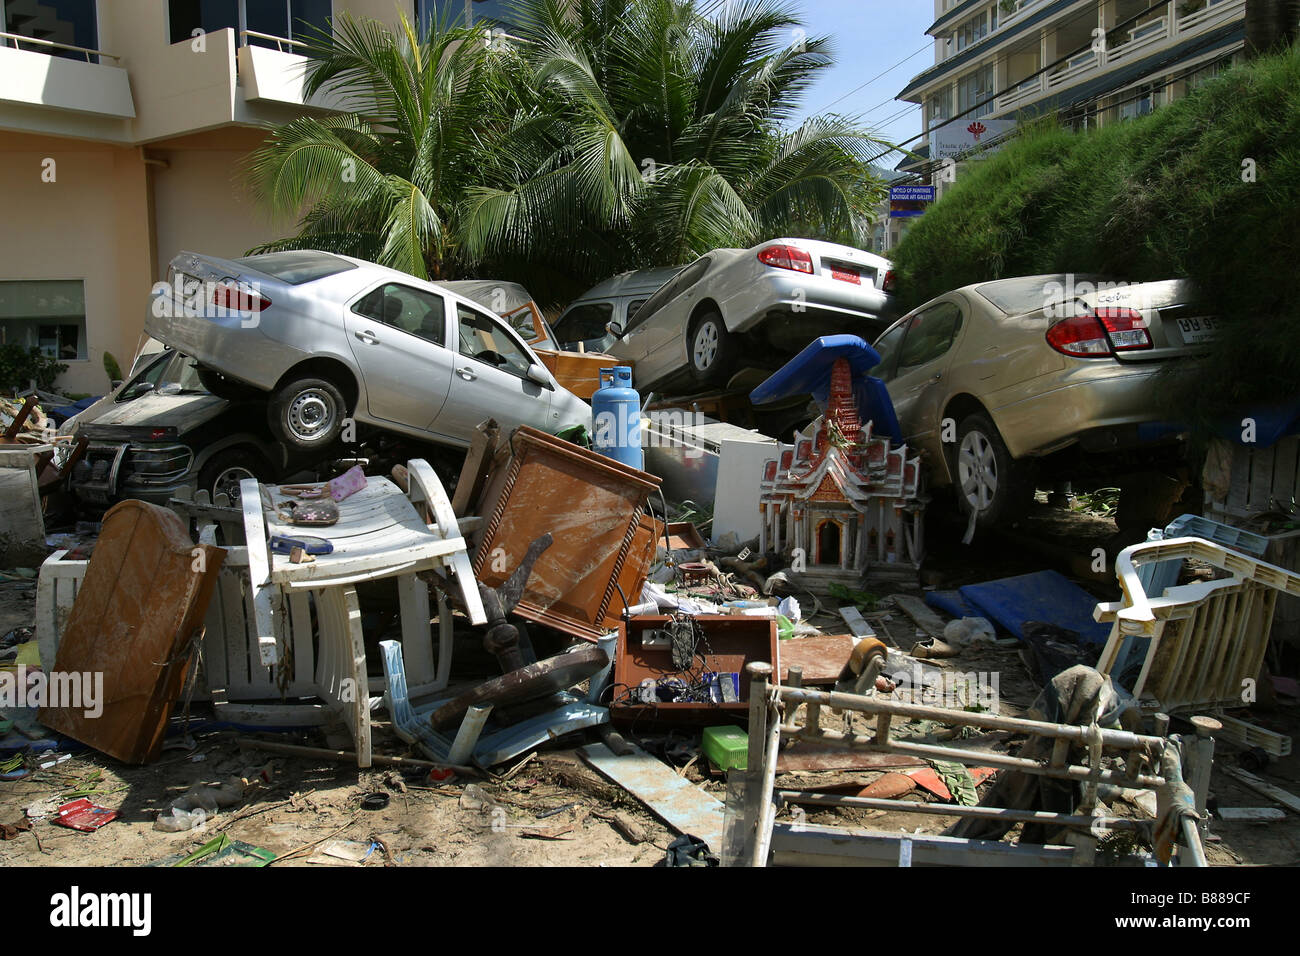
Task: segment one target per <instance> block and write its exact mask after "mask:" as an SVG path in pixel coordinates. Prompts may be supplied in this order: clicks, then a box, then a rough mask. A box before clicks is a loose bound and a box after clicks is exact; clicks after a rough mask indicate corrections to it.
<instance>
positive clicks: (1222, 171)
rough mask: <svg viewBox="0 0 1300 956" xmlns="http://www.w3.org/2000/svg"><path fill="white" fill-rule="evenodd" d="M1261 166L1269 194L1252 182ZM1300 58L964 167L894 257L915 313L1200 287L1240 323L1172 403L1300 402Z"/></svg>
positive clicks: (1041, 135)
mask: <svg viewBox="0 0 1300 956" xmlns="http://www.w3.org/2000/svg"><path fill="white" fill-rule="evenodd" d="M1247 159H1250V160H1254V164H1255V175H1256V181H1255V182H1246V181H1244V179H1243V162H1244V161H1245V160H1247ZM1298 247H1300V50H1295V49H1293V50H1292V51H1290V52H1288V53H1285V54H1281V55H1277V56H1273V57H1269V58H1266V59H1262V60H1257V61H1255V62H1254V63H1251V64H1247V65H1244V66H1241V67H1237V68H1234V69H1232V70H1230V71H1228V72H1226V73H1224V74H1222V75H1221V76H1219V77H1216V78H1214V79H1212V80H1209V81H1207V82H1206V83H1204V84H1203V85H1202V86H1200V87H1198V88H1197V89H1196V90H1194V91H1193V92H1192V93H1191V94H1189V95H1188V96H1186V97H1184V98H1183V99H1181V100H1178V101H1177V102H1175V103H1172V104H1170V105H1168V106H1165V107H1162V108H1161V109H1158V110H1156V111H1155V112H1154V113H1152V114H1150V115H1148V116H1145V117H1141V118H1139V119H1136V120H1133V121H1130V122H1125V123H1118V124H1114V125H1111V126H1109V127H1106V128H1103V129H1099V130H1092V131H1088V132H1085V133H1072V132H1068V131H1065V130H1062V129H1060V128H1059V127H1055V126H1049V125H1044V124H1042V123H1040V124H1038V125H1035V126H1031V127H1029V128H1027V129H1025V130H1023V131H1022V135H1020V136H1019V137H1018V138H1017V139H1016V140H1015V141H1013V142H1011V143H1009V144H1008V145H1007V146H1005V147H1004V148H1003V149H1002V151H1001V152H999V153H998V154H996V155H994V156H992V157H990V158H988V159H986V160H983V161H981V162H976V163H972V164H970V165H969V167H968V168H964V169H963V170H962V172H961V174H960V175H959V177H958V181H957V183H956V184H955V186H954V187H953V188H952V189H951V190H950V191H949V193H948V194H947V195H945V197H944V198H943V199H942V200H941V201H940V202H938V203H936V204H935V205H934V207H933V208H932V209H931V210H930V211H929V212H928V213H926V215H925V216H923V217H922V218H921V219H920V220H918V221H917V223H916V225H915V226H914V227H913V228H912V230H911V231H910V232H909V233H908V235H907V236H906V238H905V239H904V240H903V242H902V243H901V244H900V245H899V247H898V248H897V250H896V251H895V255H894V259H895V265H896V269H897V271H898V272H899V275H900V278H901V280H902V289H903V292H902V294H903V295H904V297H905V298H906V299H907V301H908V305H909V306H915V305H917V304H920V303H921V302H924V301H926V300H927V299H929V298H931V297H933V296H935V295H938V294H940V293H943V292H946V291H948V290H951V289H954V288H958V287H960V286H963V285H968V284H970V283H972V282H981V281H985V280H988V279H995V278H1001V277H1004V276H1015V275H1035V274H1038V273H1049V272H1074V273H1085V272H1098V273H1104V274H1107V275H1111V276H1114V277H1115V278H1118V279H1127V280H1131V281H1142V280H1147V279H1165V278H1174V277H1179V276H1190V277H1193V278H1195V279H1197V280H1198V281H1199V283H1200V285H1201V287H1202V289H1203V291H1204V293H1205V294H1206V296H1207V297H1208V300H1209V303H1210V305H1211V307H1212V309H1213V311H1215V312H1216V313H1217V314H1219V315H1221V316H1223V317H1224V318H1225V319H1228V320H1229V321H1230V322H1231V323H1232V324H1231V326H1230V328H1231V331H1230V332H1229V333H1228V334H1225V335H1221V336H1220V339H1219V341H1218V342H1216V344H1215V351H1214V355H1213V357H1212V359H1211V360H1210V361H1207V362H1205V363H1203V367H1201V368H1200V369H1199V370H1198V376H1197V378H1196V380H1195V382H1194V383H1181V384H1180V383H1175V382H1171V383H1170V387H1169V388H1168V389H1167V390H1166V394H1167V397H1168V399H1169V400H1170V402H1171V404H1177V405H1178V407H1179V408H1180V409H1181V410H1182V412H1183V413H1184V414H1187V415H1189V416H1190V417H1191V418H1192V420H1193V421H1196V422H1198V423H1202V422H1208V421H1210V420H1212V419H1214V418H1216V417H1218V416H1220V415H1222V414H1223V413H1225V412H1226V411H1227V410H1228V409H1230V408H1235V407H1237V406H1238V405H1239V404H1240V403H1242V402H1251V401H1259V400H1268V399H1278V398H1282V397H1283V396H1289V395H1294V394H1296V393H1298V392H1300V255H1298V254H1297V253H1298V251H1300V248H1298Z"/></svg>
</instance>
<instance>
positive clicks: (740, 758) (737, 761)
mask: <svg viewBox="0 0 1300 956" xmlns="http://www.w3.org/2000/svg"><path fill="white" fill-rule="evenodd" d="M704 753H705V755H706V756H707V757H708V758H709V759H710V760H712V761H713V762H714V763H715V764H717V765H718V767H719V768H721V769H722V770H744V769H745V767H746V765H747V764H748V762H749V734H747V733H745V732H744V731H743V730H741V729H740V728H739V727H736V726H733V725H731V724H728V725H727V726H725V727H706V728H705V729H704Z"/></svg>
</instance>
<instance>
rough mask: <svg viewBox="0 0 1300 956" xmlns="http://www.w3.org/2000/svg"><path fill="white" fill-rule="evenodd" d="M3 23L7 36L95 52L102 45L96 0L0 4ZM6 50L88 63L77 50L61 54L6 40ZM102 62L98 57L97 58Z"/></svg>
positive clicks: (5, 1) (1, 1)
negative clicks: (16, 35)
mask: <svg viewBox="0 0 1300 956" xmlns="http://www.w3.org/2000/svg"><path fill="white" fill-rule="evenodd" d="M0 13H2V14H3V15H0V22H3V23H4V32H5V33H16V34H18V35H19V36H25V37H32V38H33V39H36V40H49V41H50V42H51V43H62V44H63V45H64V46H75V47H81V48H82V49H85V50H93V49H95V48H96V45H97V44H98V43H99V27H98V23H97V21H96V19H95V0H0ZM0 42H3V44H4V45H5V46H16V47H18V49H20V50H32V51H34V52H36V53H48V54H50V55H51V56H63V57H67V58H69V59H72V60H85V59H86V58H87V57H86V54H84V53H78V52H77V51H75V50H60V49H59V48H58V47H49V46H45V45H44V44H38V43H31V44H24V43H23V42H22V41H21V40H10V39H8V38H6V39H4V40H3V41H0ZM95 60H96V61H98V57H96V58H95Z"/></svg>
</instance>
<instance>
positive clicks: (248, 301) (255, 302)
mask: <svg viewBox="0 0 1300 956" xmlns="http://www.w3.org/2000/svg"><path fill="white" fill-rule="evenodd" d="M212 304H213V305H215V306H219V307H221V308H223V309H229V310H230V311H232V312H262V311H264V310H266V309H267V308H269V307H270V305H271V300H270V299H268V298H266V297H265V296H262V295H258V294H257V293H256V292H254V291H253V290H252V289H241V288H239V287H238V286H233V285H219V286H214V287H213V289H212Z"/></svg>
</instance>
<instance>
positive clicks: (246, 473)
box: [198, 447, 275, 508]
mask: <svg viewBox="0 0 1300 956" xmlns="http://www.w3.org/2000/svg"><path fill="white" fill-rule="evenodd" d="M244 478H256V479H257V480H258V481H261V482H267V481H272V480H274V478H275V468H274V467H272V465H271V463H270V462H269V461H267V460H266V458H265V457H264V456H263V455H262V454H261V453H260V452H258V451H255V450H254V449H252V448H247V447H241V448H227V449H225V450H223V451H219V452H217V453H216V454H215V455H213V456H212V457H211V458H209V459H208V461H207V463H206V464H205V465H204V466H203V467H202V468H201V469H200V470H199V479H198V488H199V491H206V492H207V493H208V498H209V500H211V501H213V502H215V501H216V500H217V495H218V494H222V493H224V494H226V495H227V496H228V497H229V498H230V506H231V507H232V508H238V507H239V506H240V505H239V482H240V481H241V480H243V479H244Z"/></svg>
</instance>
